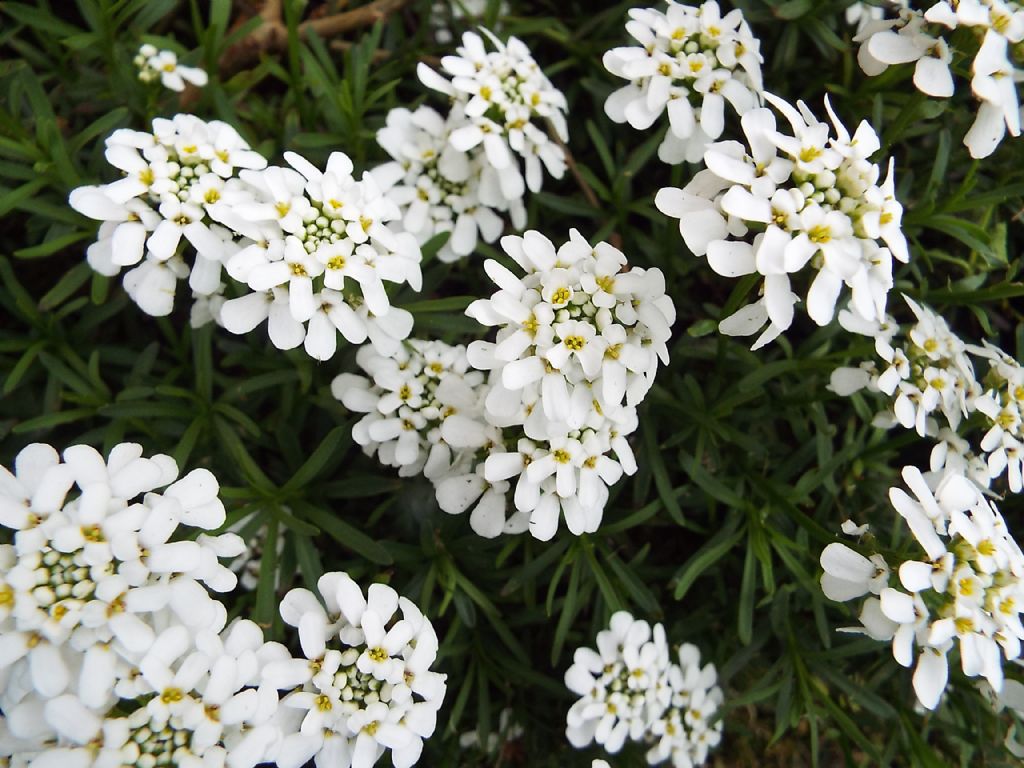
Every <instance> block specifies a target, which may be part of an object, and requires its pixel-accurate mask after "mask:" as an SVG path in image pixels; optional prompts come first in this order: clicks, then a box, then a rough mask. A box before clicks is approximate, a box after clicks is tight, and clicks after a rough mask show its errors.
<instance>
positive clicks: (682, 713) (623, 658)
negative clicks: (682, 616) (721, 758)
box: [565, 611, 722, 766]
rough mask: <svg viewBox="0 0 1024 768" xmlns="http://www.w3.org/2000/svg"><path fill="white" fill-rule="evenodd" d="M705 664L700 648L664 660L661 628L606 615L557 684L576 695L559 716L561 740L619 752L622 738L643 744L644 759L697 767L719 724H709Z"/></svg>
mask: <svg viewBox="0 0 1024 768" xmlns="http://www.w3.org/2000/svg"><path fill="white" fill-rule="evenodd" d="M716 679H717V673H716V671H715V667H714V665H713V664H708V665H706V666H704V667H701V666H700V651H699V650H698V649H697V647H696V646H693V645H690V644H688V643H686V644H684V645H682V646H680V647H679V651H678V663H674V662H672V661H671V660H670V658H669V649H668V643H667V640H666V637H665V629H664V627H663V626H662V625H661V624H655V625H654V626H653V627H651V625H650V624H648V623H647V622H646V621H643V620H642V619H634V618H633V616H631V615H630V614H629V613H627V612H626V611H619V612H617V613H615V614H613V615H612V617H611V623H610V626H609V628H608V629H606V630H602V631H601V632H599V633H598V635H597V650H596V651H595V650H593V649H591V648H586V647H584V648H577V649H576V652H575V654H574V655H573V664H572V666H571V667H569V669H568V670H567V671H566V673H565V684H566V687H568V688H569V690H571V691H572V692H573V693H575V694H577V695H579V697H580V698H579V699H578V700H577V701H576V702H574V703H573V705H572V706H571V707H570V708H569V712H568V714H567V716H566V722H567V728H566V738H568V740H569V743H570V744H572V745H573V746H574V747H576V748H577V749H580V748H583V747H586V746H587V745H588V744H590V743H591V742H596V743H598V744H600V745H601V746H602V747H604V749H605V750H607V751H608V752H610V753H612V754H615V753H617V752H619V751H620V750H621V749H622V747H623V746H624V744H625V742H626V741H627V740H630V741H639V742H645V743H647V744H649V745H651V746H650V749H649V750H648V751H647V762H648V764H650V765H656V764H658V763H661V762H664V761H665V760H671V762H672V764H673V765H676V766H685V765H690V766H695V765H701V764H702V763H704V761H705V760H706V759H707V754H708V750H709V749H710V748H711V747H714V746H716V745H717V744H718V743H719V741H720V740H721V732H722V724H721V721H717V722H715V723H714V724H713V725H711V724H710V722H711V720H712V718H713V716H714V714H715V712H716V711H717V709H718V705H719V704H721V702H722V691H721V689H720V688H718V686H716V685H715V681H716Z"/></svg>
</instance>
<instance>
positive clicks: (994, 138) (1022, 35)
mask: <svg viewBox="0 0 1024 768" xmlns="http://www.w3.org/2000/svg"><path fill="white" fill-rule="evenodd" d="M957 29H964V30H968V31H969V32H970V35H969V36H966V37H964V38H962V40H964V41H966V40H970V39H971V38H973V40H974V42H975V43H976V44H977V48H976V49H975V50H974V51H972V52H971V53H973V60H972V63H971V72H972V75H973V76H972V78H971V91H972V93H973V95H974V97H975V98H976V99H977V100H978V102H979V106H978V112H977V116H976V117H975V121H974V124H973V125H972V126H971V128H970V130H968V131H967V134H966V135H965V136H964V145H965V146H966V147H967V149H968V151H969V152H970V155H971V157H974V158H982V157H988V156H989V155H990V154H992V152H994V151H995V149H996V147H997V146H998V145H999V143H1000V142H1001V141H1002V140H1003V137H1004V136H1005V135H1006V134H1007V133H1009V134H1010V135H1011V136H1019V135H1020V104H1019V99H1018V96H1017V86H1016V84H1017V82H1019V81H1020V80H1021V78H1022V75H1021V73H1020V70H1019V69H1018V67H1017V66H1016V64H1015V62H1014V60H1013V57H1012V56H1011V49H1012V47H1013V46H1015V45H1017V44H1019V43H1020V42H1021V41H1022V40H1024V9H1022V8H1021V7H1020V5H1019V3H1016V2H1005V1H1004V0H958V1H956V2H946V1H945V0H940V2H935V3H932V4H931V5H930V6H929V7H928V9H927V10H925V11H921V10H914V9H910V8H902V9H900V11H899V17H898V18H896V19H891V20H879V21H872V22H869V23H867V24H865V25H864V26H862V27H861V29H860V30H859V33H858V35H857V37H856V38H855V39H856V40H857V41H858V42H860V43H861V47H860V50H859V52H858V56H857V58H858V61H859V62H860V65H861V68H862V69H863V70H864V72H865V73H866V74H868V75H878V74H880V73H882V72H883V71H885V69H887V68H888V67H889V66H890V65H896V64H909V63H914V85H915V86H917V88H918V89H919V90H920V91H922V92H923V93H925V94H927V95H929V96H934V97H937V98H948V97H950V96H952V95H953V93H954V90H955V84H954V81H953V76H952V68H951V65H952V63H953V46H951V45H950V44H949V42H948V40H949V39H950V36H951V35H952V33H953V32H954V31H955V30H957ZM958 39H960V38H958ZM959 46H960V47H961V49H962V48H963V42H960V43H959ZM968 46H969V47H970V43H968Z"/></svg>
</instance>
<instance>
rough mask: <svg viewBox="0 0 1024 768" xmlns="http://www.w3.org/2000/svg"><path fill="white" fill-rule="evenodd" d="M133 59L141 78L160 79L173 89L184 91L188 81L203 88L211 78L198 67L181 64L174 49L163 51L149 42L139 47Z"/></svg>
mask: <svg viewBox="0 0 1024 768" xmlns="http://www.w3.org/2000/svg"><path fill="white" fill-rule="evenodd" d="M133 61H134V63H135V66H136V67H137V68H138V70H139V80H141V81H142V82H144V83H152V82H155V81H156V80H158V79H159V80H160V84H161V85H163V87H164V88H169V89H170V90H172V91H178V92H181V91H184V90H185V83H186V82H188V83H191V84H192V85H194V86H196V87H197V88H202V87H203V86H204V85H206V83H207V80H208V79H209V78H208V77H207V76H206V72H204V71H203V70H201V69H199V68H198V67H186V66H185V65H183V64H179V63H178V56H177V54H175V53H174V51H166V50H165V51H161V50H158V49H157V47H156V46H155V45H150V44H149V43H143V44H142V45H141V46H140V47H139V52H138V53H137V54H136V55H135V58H134V59H133Z"/></svg>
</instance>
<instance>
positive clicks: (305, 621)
mask: <svg viewBox="0 0 1024 768" xmlns="http://www.w3.org/2000/svg"><path fill="white" fill-rule="evenodd" d="M317 589H318V591H319V593H320V597H321V598H322V600H323V604H321V602H320V600H318V598H317V596H316V595H314V594H313V593H312V592H310V591H308V590H305V589H293V590H291V591H290V592H288V594H286V595H285V597H284V600H282V602H281V618H282V619H284V622H285V624H287V625H289V626H291V627H295V628H296V629H297V630H298V633H299V642H300V645H301V647H302V653H303V655H304V658H297V659H287V660H281V661H276V662H272V663H270V664H268V665H267V666H266V668H265V669H264V673H263V680H264V682H265V683H267V684H269V685H271V686H273V687H276V688H278V689H281V690H289V691H290V693H288V694H287V695H286V696H285V697H284V699H283V700H282V702H281V706H282V709H283V711H292V712H294V713H295V715H296V716H297V717H298V722H295V721H294V720H293V725H292V727H291V728H290V729H286V730H285V732H284V736H283V738H282V739H281V740H280V741H279V742H278V743H277V744H275V745H274V748H273V750H272V751H271V755H270V758H269V759H270V760H271V761H272V762H276V763H277V764H278V765H279V766H282V767H286V766H295V767H296V768H297V767H298V766H301V765H304V764H305V763H307V762H308V761H310V760H312V761H313V762H314V763H315V764H316V765H317V768H328V766H330V767H331V768H349V766H352V768H369V766H371V765H373V764H374V763H376V762H377V760H378V759H379V758H380V757H381V756H382V755H383V754H384V752H386V751H390V752H391V762H392V764H393V765H394V766H395V767H396V768H408V766H411V765H413V764H414V763H416V761H417V760H418V759H419V756H420V752H421V750H422V748H423V739H426V738H429V737H430V735H431V734H432V733H433V732H434V728H435V727H436V723H437V711H438V709H439V708H440V706H441V702H442V700H443V699H444V694H445V675H442V674H439V673H437V672H434V671H432V670H431V669H430V667H431V665H432V664H433V662H434V660H435V657H436V656H437V648H438V643H437V635H436V634H435V632H434V628H433V626H432V625H431V624H430V621H429V620H428V619H427V618H426V617H424V616H423V614H422V613H420V611H419V610H418V609H417V608H416V606H414V605H413V604H412V603H411V602H410V601H409V600H407V599H406V598H404V597H401V596H399V595H398V593H396V592H395V591H394V590H393V589H392V588H391V587H388V586H386V585H384V584H372V585H371V586H370V588H369V589H368V590H367V592H366V594H365V595H364V593H363V591H362V590H361V589H360V588H359V586H358V585H357V584H356V583H355V582H354V581H352V579H351V578H350V577H349V576H348V575H347V574H345V573H337V572H335V573H326V574H324V575H323V576H321V577H320V580H319V581H318V582H317Z"/></svg>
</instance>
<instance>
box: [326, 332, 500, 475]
mask: <svg viewBox="0 0 1024 768" xmlns="http://www.w3.org/2000/svg"><path fill="white" fill-rule="evenodd" d="M356 363H357V364H358V365H359V367H360V368H362V370H363V371H364V372H365V374H366V376H359V375H354V374H349V373H343V374H340V375H339V376H337V377H336V378H335V379H334V381H333V382H332V384H331V392H332V393H333V394H334V396H335V397H336V398H337V399H338V400H340V401H341V402H342V403H344V404H345V407H346V408H348V409H349V410H352V411H355V412H357V413H365V414H366V416H364V417H363V418H362V419H360V420H359V421H358V422H357V423H356V424H355V426H354V427H353V428H352V437H353V439H354V440H355V441H356V442H357V443H358V444H359V445H361V446H363V450H364V451H365V452H366V453H367V455H370V456H373V455H374V454H376V455H377V458H378V459H379V460H380V462H381V463H382V464H384V465H385V466H391V467H397V468H398V470H399V471H398V474H399V475H400V476H402V477H410V476H413V475H416V474H420V473H422V474H423V475H424V476H425V477H426V478H427V479H428V480H432V481H435V482H440V481H441V480H443V479H444V478H445V477H447V476H450V475H451V474H452V473H453V471H458V470H459V468H460V467H463V466H465V465H466V463H467V458H468V456H471V455H472V454H473V453H475V452H476V451H477V450H478V449H481V448H484V447H485V446H487V445H488V444H490V443H493V442H497V441H500V440H501V435H500V432H499V431H498V430H497V429H495V428H494V427H492V426H490V425H488V424H487V422H486V421H484V418H483V398H482V397H481V388H482V387H483V385H484V375H483V374H482V373H481V372H479V371H474V370H472V369H471V368H470V366H469V360H468V359H467V357H466V349H465V347H462V346H449V345H448V344H445V343H443V342H440V341H421V340H419V339H409V340H408V341H407V342H406V343H405V344H404V345H403V346H402V347H401V348H400V349H399V351H398V352H397V354H395V355H392V356H388V357H385V356H383V355H381V354H379V353H378V352H377V351H376V350H375V349H374V348H373V347H372V346H369V345H366V346H363V347H360V349H359V351H358V352H357V353H356ZM467 454H468V455H467Z"/></svg>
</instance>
